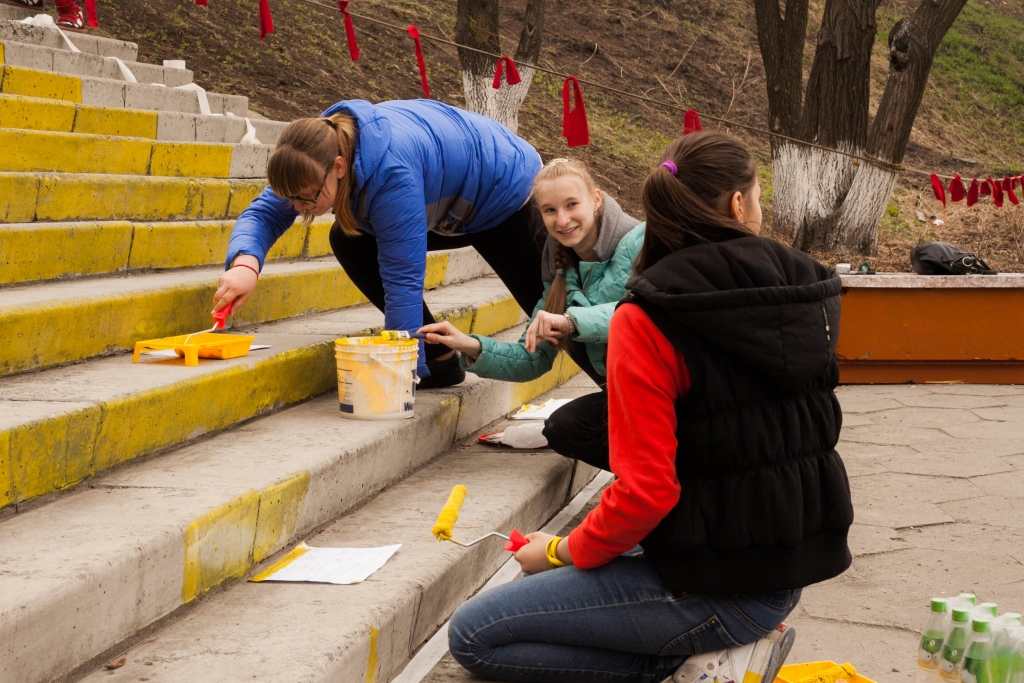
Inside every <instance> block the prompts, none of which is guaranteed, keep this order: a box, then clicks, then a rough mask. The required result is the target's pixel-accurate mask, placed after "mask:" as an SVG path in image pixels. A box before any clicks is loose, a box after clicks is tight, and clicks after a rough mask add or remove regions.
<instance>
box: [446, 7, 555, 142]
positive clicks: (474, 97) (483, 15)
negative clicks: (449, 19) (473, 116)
mask: <svg viewBox="0 0 1024 683" xmlns="http://www.w3.org/2000/svg"><path fill="white" fill-rule="evenodd" d="M544 2H545V0H527V3H526V12H525V16H524V18H523V30H522V32H521V33H520V34H519V45H518V46H517V47H516V52H515V55H514V56H513V59H514V60H515V61H517V62H526V63H528V64H536V63H537V59H539V58H540V44H541V34H542V28H543V25H544ZM500 4H501V3H500V0H458V4H457V7H456V19H455V42H456V43H459V44H460V45H467V46H469V47H471V48H476V49H477V50H482V51H484V52H488V53H491V54H501V40H500V36H499V32H498V14H499V9H500ZM459 64H460V65H461V67H462V89H463V92H464V93H465V95H466V108H467V109H469V110H470V111H474V112H477V113H478V114H483V115H485V116H489V117H491V118H492V119H494V120H495V121H498V122H499V123H502V124H503V125H505V126H506V127H507V128H508V129H509V130H511V131H512V132H513V133H515V132H516V131H517V130H518V128H519V107H520V106H522V104H523V100H525V99H526V94H527V93H528V92H529V91H530V83H532V82H533V74H534V70H533V69H531V68H529V67H520V68H519V76H520V77H521V78H522V81H521V82H520V83H518V84H516V85H510V84H508V83H505V82H504V81H502V84H501V88H500V89H498V90H495V89H494V87H493V84H494V69H495V66H496V64H495V59H494V57H491V56H488V55H483V54H480V53H479V52H474V51H473V50H467V49H465V48H459Z"/></svg>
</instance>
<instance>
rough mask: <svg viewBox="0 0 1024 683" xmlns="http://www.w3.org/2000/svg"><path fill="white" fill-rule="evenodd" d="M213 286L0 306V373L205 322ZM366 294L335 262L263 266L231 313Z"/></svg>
mask: <svg viewBox="0 0 1024 683" xmlns="http://www.w3.org/2000/svg"><path fill="white" fill-rule="evenodd" d="M216 288H217V283H216V280H213V279H211V281H209V282H201V283H192V284H189V285H181V286H177V287H169V288H166V289H158V290H153V291H149V292H144V293H143V292H136V293H125V294H120V295H118V296H111V297H94V298H88V299H71V300H67V301H60V302H54V303H51V304H47V305H39V304H31V305H26V306H18V307H13V308H7V309H4V308H0V348H2V349H4V353H3V354H2V355H0V376H3V375H9V374H12V373H16V372H24V371H26V370H34V369H39V368H43V367H48V366H51V365H55V364H58V363H67V362H70V361H77V360H82V359H85V358H89V357H90V356H94V355H96V354H99V353H103V352H106V351H109V350H113V349H124V350H127V349H130V348H132V347H133V345H134V344H135V342H136V341H138V340H140V339H156V338H158V337H164V336H169V335H174V334H184V333H186V332H191V331H195V330H201V329H204V327H206V326H208V325H209V322H210V317H209V309H210V302H211V301H212V300H213V293H214V291H215V290H216ZM365 300H366V299H365V298H363V295H362V294H361V293H360V292H359V290H358V289H356V287H355V285H353V284H352V281H351V280H349V278H348V276H347V275H345V272H344V271H343V270H342V269H341V268H339V267H327V268H322V269H319V268H318V269H316V270H311V271H304V272H299V273H280V274H275V273H269V274H267V275H266V276H265V277H263V278H261V281H260V286H259V287H258V288H257V289H256V292H255V293H254V294H253V297H252V299H250V300H249V302H248V303H247V304H246V306H245V308H244V309H242V310H241V311H239V313H238V316H237V317H236V320H237V321H238V322H246V323H256V322H266V321H270V320H282V319H284V318H289V317H292V316H295V315H299V314H301V313H307V312H320V311H330V310H337V309H340V308H346V307H348V306H352V305H355V304H358V303H362V302H364V301H365ZM168 311H173V312H174V315H173V316H169V315H168ZM54 320H59V321H60V326H59V327H57V328H54V327H53V326H52V324H51V323H52V321H54ZM129 422H131V421H130V420H129Z"/></svg>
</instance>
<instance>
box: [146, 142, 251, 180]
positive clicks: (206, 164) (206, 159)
mask: <svg viewBox="0 0 1024 683" xmlns="http://www.w3.org/2000/svg"><path fill="white" fill-rule="evenodd" d="M230 170H231V145H216V144H205V143H198V142H154V143H153V160H152V163H151V164H150V168H149V174H150V175H164V176H181V177H194V178H227V177H228V175H229V173H230Z"/></svg>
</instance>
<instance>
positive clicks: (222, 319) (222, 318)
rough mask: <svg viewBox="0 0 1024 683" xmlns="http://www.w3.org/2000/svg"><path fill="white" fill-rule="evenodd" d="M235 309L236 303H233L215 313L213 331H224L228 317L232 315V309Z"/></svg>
mask: <svg viewBox="0 0 1024 683" xmlns="http://www.w3.org/2000/svg"><path fill="white" fill-rule="evenodd" d="M234 307H235V302H234V301H232V302H231V303H229V304H228V305H227V306H225V307H224V308H222V309H220V310H219V311H214V313H213V329H215V330H223V329H224V325H225V324H227V320H228V316H229V315H231V309H232V308H234Z"/></svg>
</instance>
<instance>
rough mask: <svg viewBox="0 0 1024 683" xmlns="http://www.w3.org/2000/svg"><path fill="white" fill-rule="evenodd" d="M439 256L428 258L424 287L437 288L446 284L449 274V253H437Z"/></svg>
mask: <svg viewBox="0 0 1024 683" xmlns="http://www.w3.org/2000/svg"><path fill="white" fill-rule="evenodd" d="M437 256H438V258H435V259H433V260H429V259H428V260H427V274H426V277H425V278H424V279H423V289H437V288H438V287H440V286H441V285H443V284H444V280H445V276H446V275H448V254H437Z"/></svg>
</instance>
